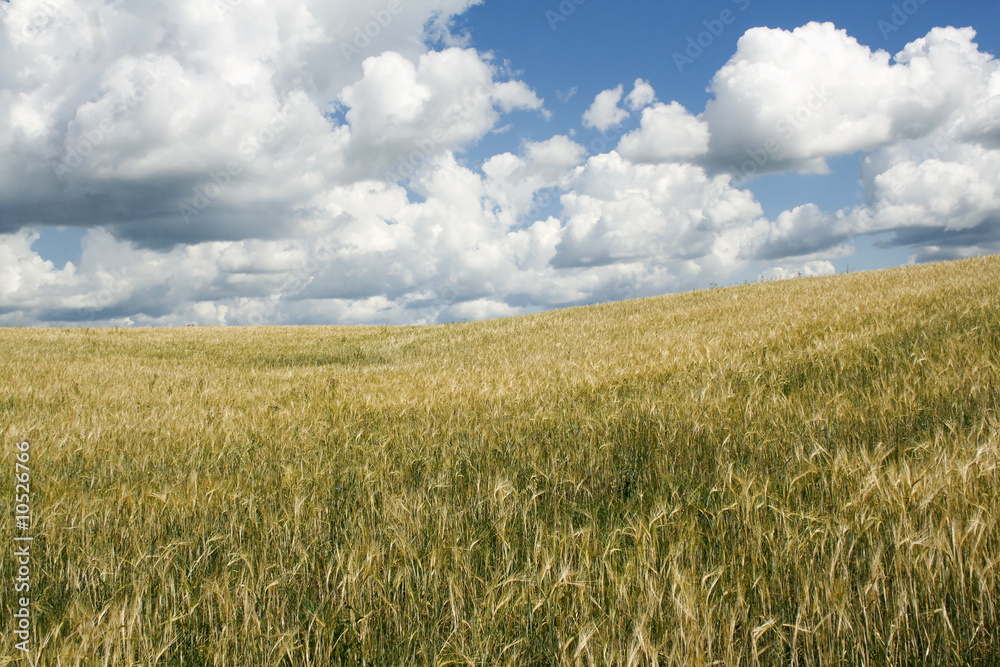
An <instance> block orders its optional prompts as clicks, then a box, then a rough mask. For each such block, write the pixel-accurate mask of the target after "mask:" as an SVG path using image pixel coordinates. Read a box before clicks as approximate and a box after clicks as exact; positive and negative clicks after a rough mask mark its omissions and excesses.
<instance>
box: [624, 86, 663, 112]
mask: <svg viewBox="0 0 1000 667" xmlns="http://www.w3.org/2000/svg"><path fill="white" fill-rule="evenodd" d="M655 101H656V91H655V90H653V87H652V86H651V85H649V81H646V80H645V79H636V80H635V82H634V83H633V84H632V92H631V93H629V94H628V97H626V98H625V103H626V104H628V108H629V109H631V110H632V111H638V110H639V109H642V108H644V107H648V106H649V105H650V104H652V103H653V102H655Z"/></svg>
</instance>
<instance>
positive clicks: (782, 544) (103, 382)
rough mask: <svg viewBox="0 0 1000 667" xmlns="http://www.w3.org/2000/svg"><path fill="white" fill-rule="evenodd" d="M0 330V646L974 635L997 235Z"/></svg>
mask: <svg viewBox="0 0 1000 667" xmlns="http://www.w3.org/2000/svg"><path fill="white" fill-rule="evenodd" d="M0 359H2V366H0V407H2V410H0V433H3V436H4V437H3V454H2V460H3V466H4V468H3V470H4V473H3V475H2V480H0V497H2V498H3V501H4V503H5V505H4V506H5V507H8V508H9V507H10V506H12V504H13V498H14V495H15V489H14V467H15V455H16V453H17V450H16V449H15V447H14V443H16V442H19V441H21V440H27V441H29V442H30V444H31V481H32V499H31V507H32V520H33V525H32V528H31V532H32V535H33V536H34V542H33V543H32V547H31V549H32V560H31V565H30V567H31V605H32V617H31V623H32V627H31V649H30V651H29V652H28V653H27V654H24V653H23V652H22V651H19V650H15V649H14V641H16V640H14V639H11V636H12V631H13V629H14V627H15V625H14V619H13V614H14V611H15V601H14V597H15V596H14V594H13V592H12V591H13V577H14V571H15V569H16V568H15V564H14V560H13V559H12V557H11V553H12V549H11V547H10V546H9V545H10V544H11V540H12V537H13V535H14V533H15V526H14V523H13V518H12V517H13V514H12V512H11V511H7V512H5V513H4V515H3V517H2V518H0V539H2V540H3V542H4V544H5V545H7V546H4V557H3V563H4V571H3V583H0V589H2V590H3V591H4V595H3V596H2V600H0V628H3V630H4V632H3V636H4V641H5V646H4V647H3V650H2V651H0V656H2V657H0V665H8V664H37V665H203V664H204V665H233V666H237V667H238V666H242V665H317V666H322V665H338V664H344V665H411V664H414V665H422V664H429V665H576V664H581V665H649V664H658V665H918V664H919V665H923V664H928V665H931V664H933V665H939V664H942V665H943V664H948V665H996V664H1000V613H998V609H997V605H998V603H1000V593H998V591H1000V572H998V569H1000V526H998V521H1000V519H998V517H1000V469H998V465H1000V256H997V257H987V258H980V259H974V260H966V261H962V262H955V263H942V264H932V265H924V266H919V267H908V268H904V269H894V270H886V271H879V272H872V273H855V274H847V275H841V276H834V277H827V278H809V279H799V280H793V281H787V282H780V283H759V284H750V285H743V286H736V287H729V288H724V289H714V290H707V291H700V292H693V293H688V294H680V295H672V296H665V297H657V298H651V299H642V300H636V301H627V302H620V303H614V304H607V305H600V306H593V307H586V308H575V309H568V310H561V311H555V312H548V313H543V314H537V315H531V316H524V317H516V318H511V319H502V320H493V321H485V322H476V323H464V324H449V325H440V326H428V327H258V328H180V329H142V330H126V329H0Z"/></svg>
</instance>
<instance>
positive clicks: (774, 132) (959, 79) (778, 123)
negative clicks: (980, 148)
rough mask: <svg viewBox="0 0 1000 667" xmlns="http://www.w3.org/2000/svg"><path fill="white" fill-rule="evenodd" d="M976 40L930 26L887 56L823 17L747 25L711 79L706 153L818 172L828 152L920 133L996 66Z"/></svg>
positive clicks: (725, 164)
mask: <svg viewBox="0 0 1000 667" xmlns="http://www.w3.org/2000/svg"><path fill="white" fill-rule="evenodd" d="M974 38H975V31H973V30H972V29H971V28H963V29H956V28H935V29H934V30H932V31H931V32H930V33H929V34H928V35H927V36H926V37H925V38H922V39H919V40H917V41H915V42H913V43H911V44H909V45H908V46H907V47H906V48H905V49H904V50H903V51H901V52H900V53H898V54H897V55H896V56H895V58H894V59H893V58H891V57H890V55H889V54H888V53H886V52H885V51H874V52H873V51H872V50H871V49H870V48H869V47H867V46H864V45H862V44H860V43H858V41H857V40H855V39H854V38H853V37H851V36H850V35H848V34H847V33H846V31H843V30H838V29H837V28H836V27H835V26H834V25H833V24H831V23H810V24H808V25H805V26H802V27H800V28H796V29H795V30H792V31H785V30H780V29H769V28H754V29H752V30H749V31H748V32H747V33H746V34H745V35H744V36H743V37H742V38H741V39H740V41H739V45H738V47H737V51H736V54H735V55H734V56H733V57H732V58H731V59H730V60H729V62H728V63H726V65H724V66H723V67H722V69H720V70H719V72H718V73H717V74H716V75H715V77H714V78H713V80H712V86H711V90H712V92H713V93H714V99H712V100H711V101H710V102H709V103H708V105H707V107H706V110H705V119H706V120H707V122H708V124H709V127H710V130H711V149H712V153H713V156H712V157H713V159H714V160H715V162H716V164H717V165H719V166H720V167H721V168H725V169H729V170H731V171H739V170H743V172H744V173H745V172H751V173H758V172H760V173H763V172H769V171H783V170H787V169H796V170H800V171H813V172H823V171H825V170H826V168H827V167H826V162H825V160H826V158H829V157H833V156H837V155H844V154H850V153H854V152H857V151H870V150H875V149H878V148H881V147H884V146H888V145H891V144H893V143H895V142H898V141H901V140H906V139H913V138H919V137H922V136H926V135H927V134H929V133H932V132H933V131H934V130H935V129H936V128H938V127H940V126H941V125H942V123H945V122H946V121H947V120H948V119H949V118H950V117H952V116H953V115H954V114H956V113H957V112H959V111H960V110H962V109H965V108H968V107H969V106H970V105H971V104H973V103H975V101H976V100H977V99H978V98H980V97H981V96H982V92H983V86H984V83H985V81H984V80H988V78H989V76H990V74H991V72H994V71H995V70H996V61H995V60H994V59H993V58H992V56H990V55H988V54H984V53H982V52H980V51H979V50H978V48H977V47H976V45H975V43H974V42H973V39H974Z"/></svg>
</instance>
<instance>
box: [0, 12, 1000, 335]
mask: <svg viewBox="0 0 1000 667" xmlns="http://www.w3.org/2000/svg"><path fill="white" fill-rule="evenodd" d="M473 4H476V2H475V0H411V1H410V2H407V3H405V7H404V5H403V4H401V3H400V2H388V3H387V4H386V5H385V6H384V8H381V9H378V10H374V11H373V10H370V9H361V8H358V7H357V6H353V5H352V4H351V3H336V5H334V6H331V5H330V4H329V3H319V2H310V1H307V0H293V1H291V2H288V3H284V4H281V5H273V4H268V3H264V2H262V1H257V0H242V1H240V0H223V1H222V2H220V3H215V4H213V3H208V4H206V3H197V2H191V1H188V0H183V1H181V2H179V3H174V4H173V5H171V6H170V7H168V6H166V5H161V4H159V3H152V4H150V3H138V2H131V1H128V0H123V1H122V2H118V3H115V4H114V5H107V4H104V3H100V2H96V0H80V1H79V2H74V3H69V2H58V1H57V0H48V1H47V2H18V3H11V4H6V3H4V4H0V21H2V27H0V62H3V63H4V65H3V66H2V67H0V324H8V325H22V324H26V325H31V324H40V323H42V324H44V323H51V324H72V323H79V322H88V323H95V324H139V325H177V324H185V323H200V324H263V323H275V324H277V323H345V324H346V323H373V322H387V323H430V322H439V321H447V320H455V319H478V318H484V317H493V316H505V315H514V314H519V313H525V312H532V311H537V310H541V309H546V308H552V307H559V306H566V305H578V304H585V303H594V302H599V301H607V300H613V299H620V298H627V297H636V296H644V295H649V294H659V293H664V292H669V291H677V290H683V289H689V288H692V287H696V286H702V285H705V284H707V283H709V282H718V283H723V282H727V281H729V280H733V279H736V278H738V277H740V276H745V275H747V272H753V273H754V275H763V276H765V277H775V278H780V277H785V276H789V275H796V274H799V273H801V274H803V275H822V274H827V273H832V272H833V270H834V268H833V265H832V263H831V260H832V259H836V258H838V257H844V256H849V255H850V254H851V253H852V252H853V251H854V244H855V243H856V241H857V239H859V238H862V237H864V236H867V235H879V238H880V239H881V241H880V242H882V243H886V244H890V245H896V246H903V247H906V248H909V249H910V254H911V255H912V259H913V261H925V260H931V259H947V258H959V257H966V256H972V255H976V254H983V253H989V252H997V251H1000V121H998V119H1000V65H998V61H997V60H996V59H995V58H994V57H993V56H991V55H990V54H987V53H983V52H982V51H980V50H979V48H978V47H977V45H976V43H975V32H974V31H973V30H972V29H971V28H951V27H942V28H935V29H934V30H932V31H931V32H929V33H928V34H927V35H926V36H925V37H923V38H920V39H918V40H915V41H913V42H912V43H910V44H909V45H907V46H906V48H905V49H903V50H902V51H901V52H900V53H897V54H895V55H894V56H892V55H890V54H888V53H886V52H884V51H877V50H876V51H873V50H871V49H870V48H869V47H867V46H865V45H863V44H860V43H859V42H857V41H856V40H855V39H853V38H852V37H851V36H850V35H848V34H847V33H846V32H845V31H843V30H838V29H837V28H836V27H835V26H833V25H832V24H829V23H826V24H820V23H810V24H807V25H804V26H802V27H800V28H797V29H795V30H792V31H787V30H780V29H768V28H754V29H751V30H749V31H747V32H746V33H745V34H744V36H743V37H742V38H741V39H740V40H739V44H738V46H737V49H736V51H735V53H734V54H733V55H732V57H731V58H730V59H729V61H728V62H727V63H726V64H725V65H724V66H723V67H722V68H721V69H719V71H718V72H716V74H715V76H714V77H713V79H712V80H711V82H710V90H711V94H712V97H711V99H710V100H709V102H708V104H707V105H706V107H705V109H703V110H691V109H686V108H684V107H683V106H682V105H680V104H678V103H677V102H675V101H672V100H670V98H669V95H668V94H667V91H662V90H661V91H656V90H654V89H653V87H652V86H651V85H650V84H649V83H648V82H647V81H644V80H642V79H637V80H635V81H633V82H622V83H621V84H620V85H618V86H616V87H614V88H610V89H608V90H605V91H603V92H601V93H600V94H598V95H597V96H596V98H595V99H594V101H593V104H592V105H591V106H590V108H589V109H588V110H587V111H586V112H585V113H584V115H583V117H582V118H580V126H581V127H588V128H595V129H597V130H600V131H602V132H603V133H604V135H605V136H606V137H610V138H611V141H610V144H609V145H608V146H607V147H606V149H604V150H602V151H592V150H588V149H587V148H586V147H585V146H583V145H581V144H580V143H578V142H577V141H576V139H575V137H574V136H570V135H564V134H554V135H552V136H550V137H549V138H548V139H545V140H543V141H527V142H524V143H523V144H522V145H521V146H520V149H519V150H518V151H516V152H504V153H500V154H497V155H493V156H491V157H488V158H486V159H484V160H481V161H477V162H475V163H470V161H469V160H467V159H466V158H465V155H466V154H467V151H468V150H469V149H470V148H471V147H474V146H476V145H478V144H479V142H481V141H482V140H483V139H484V138H485V137H487V136H488V135H490V134H491V133H495V132H499V131H502V130H503V128H504V127H505V125H506V123H508V122H509V119H510V118H512V117H516V114H535V115H537V117H539V118H542V119H545V118H547V117H548V116H549V115H550V113H551V110H550V108H549V107H547V106H546V102H545V100H544V99H543V98H542V97H541V96H539V95H538V93H537V92H536V91H534V90H532V89H531V87H530V86H528V85H527V84H526V83H525V82H523V81H521V80H520V79H519V78H518V76H517V75H516V74H514V73H512V72H511V71H510V69H509V66H508V65H507V64H505V63H498V62H496V61H495V59H494V57H493V56H492V54H490V53H483V52H479V51H477V50H476V49H475V48H472V47H470V46H469V44H470V42H469V40H468V38H467V36H464V35H462V34H460V33H458V32H456V31H455V30H454V28H453V25H454V23H453V19H454V18H455V17H457V16H459V15H461V14H462V13H463V12H465V11H466V10H467V9H468V8H469V7H470V6H471V5H473ZM46 8H47V9H46ZM43 10H44V11H43ZM40 17H41V18H40ZM81 26H86V28H85V29H81ZM151 26H152V27H151ZM628 119H633V121H634V122H633V126H634V127H633V129H629V130H627V131H626V130H625V129H624V127H625V126H624V123H626V122H627V120H628ZM854 154H858V155H860V164H861V168H860V172H859V178H860V181H861V187H862V188H863V189H864V194H865V200H864V203H863V204H860V205H857V206H853V207H850V208H846V209H842V210H837V211H827V210H822V209H821V208H820V207H818V206H817V205H815V204H814V203H811V202H807V201H806V202H802V204H801V205H800V206H798V207H795V208H793V209H791V210H788V211H785V212H783V213H781V214H780V215H778V216H777V217H776V219H774V220H769V219H767V218H766V217H765V216H764V213H763V209H762V207H761V205H760V204H759V203H758V201H757V200H756V199H755V197H754V194H753V185H754V178H755V177H757V176H759V175H762V174H767V173H780V172H786V171H796V172H805V173H823V172H824V171H825V170H826V169H828V166H827V161H828V160H830V159H834V158H836V157H839V156H844V155H854ZM553 193H554V195H553ZM553 196H554V197H555V198H556V199H557V206H556V207H555V210H552V207H551V206H548V207H546V206H544V205H543V204H544V200H545V199H546V198H552V197H553ZM541 211H545V213H544V214H542V213H540V212H541ZM59 225H64V226H73V227H79V228H84V229H87V230H88V231H87V234H86V236H84V238H83V242H82V254H81V256H80V260H79V262H78V263H69V264H67V265H66V266H65V267H63V268H61V269H60V268H57V267H55V266H54V265H53V264H52V263H51V262H49V261H46V260H44V259H42V257H41V256H40V255H39V254H38V253H37V252H36V251H35V250H34V249H33V247H32V244H33V243H34V241H35V240H36V239H37V236H38V232H37V229H39V228H42V227H48V226H59Z"/></svg>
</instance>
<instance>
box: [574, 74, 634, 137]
mask: <svg viewBox="0 0 1000 667" xmlns="http://www.w3.org/2000/svg"><path fill="white" fill-rule="evenodd" d="M624 93H625V90H624V88H623V87H622V86H620V85H619V86H617V87H615V88H611V89H609V90H603V91H601V92H599V93H598V94H597V96H596V97H595V98H594V101H593V103H592V104H591V105H590V107H589V108H588V109H587V110H586V111H584V112H583V126H584V127H593V128H595V129H598V130H600V131H602V132H603V131H604V130H607V129H608V128H610V127H614V126H616V125H620V124H621V122H622V121H623V120H625V119H626V118H628V111H626V110H625V109H622V108H621V107H620V106H618V105H619V103H620V102H621V101H622V95H624Z"/></svg>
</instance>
